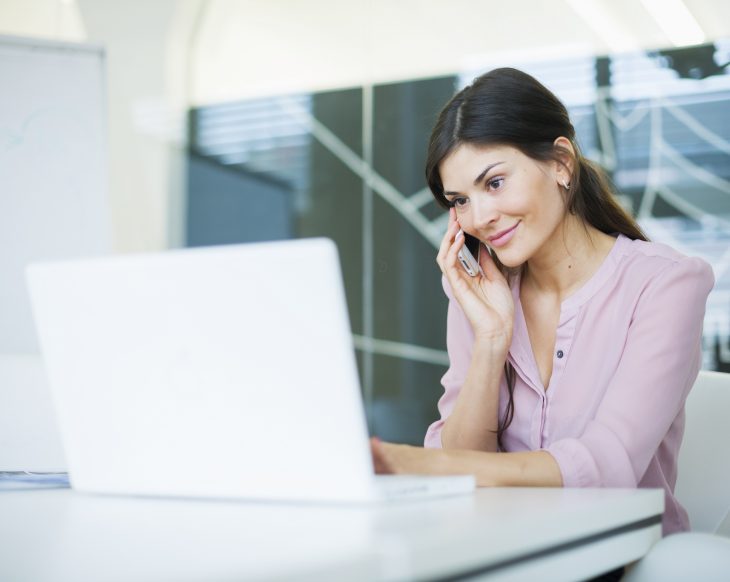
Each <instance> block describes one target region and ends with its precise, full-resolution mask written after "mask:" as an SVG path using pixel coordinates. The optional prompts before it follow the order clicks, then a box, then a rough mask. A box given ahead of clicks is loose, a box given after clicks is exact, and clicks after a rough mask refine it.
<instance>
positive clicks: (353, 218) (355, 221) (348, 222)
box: [297, 89, 363, 333]
mask: <svg viewBox="0 0 730 582" xmlns="http://www.w3.org/2000/svg"><path fill="white" fill-rule="evenodd" d="M312 115H313V116H314V118H315V119H316V120H317V121H318V122H319V123H321V124H323V125H324V126H325V127H326V128H327V129H328V130H329V131H331V132H332V133H334V134H335V135H336V136H337V137H338V138H339V139H340V140H341V141H342V142H344V145H345V146H346V147H347V148H349V149H350V150H352V151H354V152H355V153H356V154H357V155H358V156H360V155H361V154H362V90H361V89H347V90H342V91H329V92H324V93H317V94H315V95H313V96H312ZM338 154H339V155H341V152H338V151H332V150H330V149H328V148H326V147H325V146H323V145H322V144H321V143H320V142H319V141H317V140H316V139H315V140H312V145H311V147H310V153H309V164H310V173H309V175H310V182H309V184H308V185H307V187H306V191H307V193H306V204H305V206H304V207H303V208H302V209H301V211H300V214H299V215H298V217H297V233H298V236H301V237H308V236H326V237H329V238H331V239H333V240H334V241H335V242H336V243H337V248H338V250H339V253H340V262H341V264H342V273H343V277H344V280H345V289H346V292H347V302H348V307H349V310H350V324H351V326H352V331H353V333H362V326H363V324H362V180H361V179H360V177H359V176H358V175H357V174H355V173H354V172H353V171H352V170H351V169H350V168H348V167H347V166H346V165H345V164H344V163H343V162H342V160H341V159H340V158H339V157H338Z"/></svg>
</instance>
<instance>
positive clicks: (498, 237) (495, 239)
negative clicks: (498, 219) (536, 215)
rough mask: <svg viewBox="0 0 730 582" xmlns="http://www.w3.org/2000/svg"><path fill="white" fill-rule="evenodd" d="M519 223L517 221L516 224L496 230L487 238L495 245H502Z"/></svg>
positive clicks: (510, 236)
mask: <svg viewBox="0 0 730 582" xmlns="http://www.w3.org/2000/svg"><path fill="white" fill-rule="evenodd" d="M519 224H520V223H519V222H517V224H515V225H514V226H513V227H511V228H508V229H507V230H503V231H501V232H498V233H497V234H495V235H494V236H490V237H489V238H487V240H488V241H489V242H490V243H492V244H494V245H496V246H499V245H502V244H504V243H506V242H507V241H508V240H509V239H510V238H512V233H513V232H514V230H515V229H516V228H517V227H518V226H519Z"/></svg>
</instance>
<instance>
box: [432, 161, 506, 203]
mask: <svg viewBox="0 0 730 582" xmlns="http://www.w3.org/2000/svg"><path fill="white" fill-rule="evenodd" d="M499 164H504V162H494V163H493V164H489V165H488V166H487V167H486V168H484V170H482V173H481V174H479V175H478V176H477V177H476V178H475V179H474V185H475V186H478V185H479V183H480V182H481V181H482V180H484V176H486V175H487V174H488V173H489V170H491V169H492V168H494V167H495V166H499ZM458 195H459V193H458V192H444V196H458Z"/></svg>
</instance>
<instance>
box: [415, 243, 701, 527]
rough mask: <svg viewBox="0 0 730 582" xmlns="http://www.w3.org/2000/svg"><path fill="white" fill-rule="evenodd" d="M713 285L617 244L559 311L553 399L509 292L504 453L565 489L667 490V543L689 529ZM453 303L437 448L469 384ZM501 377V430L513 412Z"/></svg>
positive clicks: (663, 251)
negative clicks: (698, 384)
mask: <svg viewBox="0 0 730 582" xmlns="http://www.w3.org/2000/svg"><path fill="white" fill-rule="evenodd" d="M713 285H714V276H713V272H712V269H711V268H710V266H709V265H708V264H707V263H706V262H705V261H703V260H701V259H699V258H695V257H685V256H684V255H682V254H680V253H678V252H677V251H675V250H673V249H672V248H670V247H668V246H666V245H663V244H659V243H653V242H644V241H639V240H635V241H634V240H631V239H629V238H627V237H625V236H623V235H619V236H618V238H617V240H616V243H615V244H614V246H613V248H612V249H611V251H610V252H609V254H608V256H607V257H606V259H605V260H604V262H603V263H602V264H601V266H600V267H599V269H598V271H597V272H596V273H595V274H594V275H593V276H592V277H591V279H589V280H588V282H586V284H585V285H583V287H582V288H581V289H579V290H578V291H577V292H575V293H574V294H572V295H571V296H569V297H568V298H567V299H565V300H564V301H563V303H562V304H561V308H560V320H559V323H558V329H557V334H556V339H555V354H554V356H553V371H552V375H551V377H550V382H549V384H548V386H549V390H547V391H546V390H545V389H544V387H543V385H542V380H541V379H540V374H539V372H538V368H537V363H536V362H535V358H534V356H533V353H532V348H531V346H530V339H529V336H528V333H527V325H526V323H525V317H524V314H523V312H522V305H521V303H520V294H519V290H520V281H519V277H517V278H516V280H515V281H513V283H512V294H513V296H514V301H515V321H514V330H513V334H512V345H511V346H510V350H509V355H508V359H509V361H510V362H511V363H512V365H513V366H514V369H515V372H516V374H515V377H516V380H515V389H514V406H515V412H514V418H513V420H512V424H511V425H510V426H509V428H508V429H507V430H506V432H505V434H504V435H503V444H504V448H505V450H507V451H532V450H545V451H547V452H549V453H550V454H551V455H552V456H553V457H554V458H555V460H556V461H557V463H558V465H559V467H560V471H561V473H562V477H563V484H564V485H565V487H661V488H663V489H664V491H665V499H666V508H665V512H664V518H663V531H664V534H665V535H666V534H667V533H672V532H676V531H682V530H687V529H689V520H688V518H687V512H686V511H685V510H684V508H683V507H682V506H681V505H680V504H679V502H678V501H677V499H676V498H675V497H674V484H675V481H676V478H677V456H678V454H679V446H680V444H681V442H682V434H683V432H684V402H685V399H686V398H687V394H688V393H689V390H690V388H691V387H692V384H693V383H694V381H695V379H696V378H697V374H698V372H699V370H700V366H701V361H702V355H701V340H702V320H703V317H704V313H705V302H706V300H707V296H708V294H709V293H710V291H711V289H712V287H713ZM444 290H445V291H446V294H447V296H448V297H449V299H450V302H449V310H448V323H447V336H446V342H447V348H448V353H449V358H450V364H451V365H450V367H449V369H448V371H447V372H446V374H445V375H444V377H443V379H442V384H443V386H444V388H445V392H444V395H443V396H442V397H441V399H440V400H439V403H438V408H439V412H440V413H441V419H440V420H437V421H436V422H434V423H433V424H432V425H431V426H430V427H429V429H428V432H427V433H426V439H425V445H426V446H427V447H441V428H442V426H443V423H444V420H445V419H446V418H448V416H449V414H450V413H451V411H452V410H453V407H454V404H455V402H456V399H457V397H458V395H459V390H460V389H461V385H462V383H463V382H464V379H465V377H466V373H467V370H468V368H469V363H470V360H471V350H472V344H473V341H474V336H473V333H472V329H471V325H470V324H469V321H468V319H467V318H466V316H465V315H464V313H463V311H462V310H461V308H460V306H459V304H458V302H457V301H456V300H455V299H454V297H453V295H452V293H451V289H450V287H449V285H448V283H447V282H446V280H444ZM507 398H508V394H507V385H506V380H505V378H504V375H503V376H502V381H501V386H500V418H501V416H502V414H504V411H505V408H506V406H507Z"/></svg>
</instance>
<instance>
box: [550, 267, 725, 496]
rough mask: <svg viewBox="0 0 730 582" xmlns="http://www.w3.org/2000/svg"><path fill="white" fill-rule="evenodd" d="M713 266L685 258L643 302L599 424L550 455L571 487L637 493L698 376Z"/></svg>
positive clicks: (653, 284)
mask: <svg viewBox="0 0 730 582" xmlns="http://www.w3.org/2000/svg"><path fill="white" fill-rule="evenodd" d="M713 284H714V276H713V273H712V269H711V268H710V266H709V265H708V264H707V263H706V262H704V261H702V260H701V259H698V258H683V259H682V260H680V261H677V262H675V263H672V264H671V265H670V266H668V267H667V268H666V269H664V270H663V271H661V272H660V273H659V274H658V275H657V276H656V277H655V278H654V280H653V281H652V282H650V283H649V284H648V285H647V287H646V289H645V290H644V293H643V294H642V296H641V297H640V298H639V300H638V302H637V305H636V309H635V311H634V315H633V318H632V320H631V323H630V326H629V331H628V335H627V339H626V344H625V346H624V350H623V356H622V358H621V361H620V363H619V366H618V368H617V370H616V373H615V375H614V376H613V378H612V380H611V382H610V384H609V386H608V388H607V389H606V392H605V395H604V397H603V400H602V401H601V403H600V404H599V407H598V410H597V412H596V416H595V418H594V419H593V420H591V421H590V422H589V424H588V426H587V427H586V429H585V431H584V432H583V434H582V435H581V436H580V437H578V438H566V439H561V440H558V441H556V442H554V443H552V445H550V446H548V447H547V449H546V450H547V451H548V452H549V453H550V454H552V455H553V457H554V458H555V459H556V461H557V463H558V465H559V467H560V470H561V473H562V476H563V484H564V486H566V487H636V485H637V484H638V482H639V481H640V479H641V478H642V476H643V475H644V473H645V472H646V470H647V468H648V466H649V463H650V461H651V459H652V457H653V456H654V454H655V453H656V451H657V449H658V447H659V445H660V443H661V442H662V440H663V439H664V437H665V435H666V434H667V432H668V431H669V428H670V426H671V425H672V423H673V422H674V420H675V419H676V417H677V415H678V414H679V413H680V412H681V410H682V408H683V406H684V402H685V399H686V398H687V394H688V393H689V391H690V389H691V387H692V385H693V383H694V381H695V379H696V378H697V374H698V372H699V369H700V366H701V361H702V354H701V344H702V322H703V317H704V313H705V304H706V301H707V296H708V294H709V293H710V291H711V289H712V287H713Z"/></svg>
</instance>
